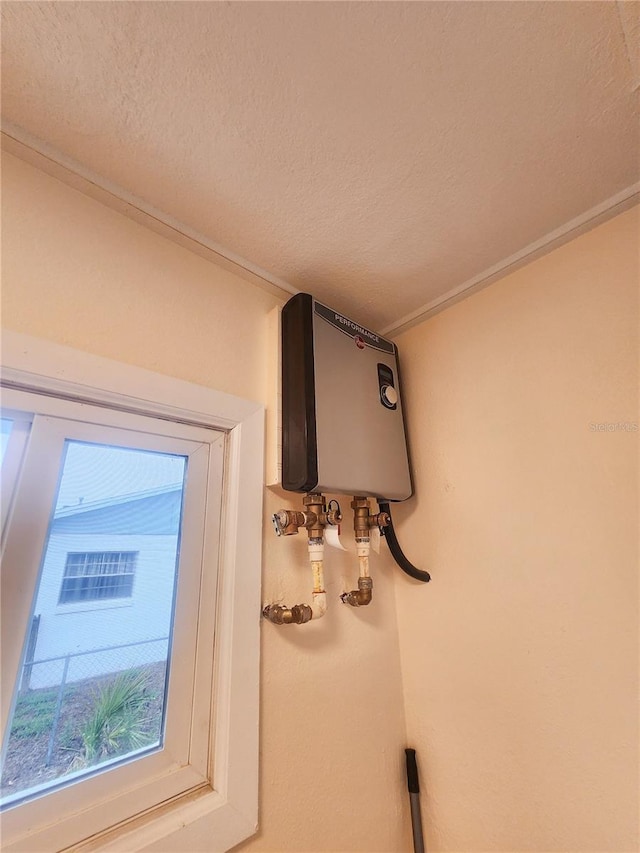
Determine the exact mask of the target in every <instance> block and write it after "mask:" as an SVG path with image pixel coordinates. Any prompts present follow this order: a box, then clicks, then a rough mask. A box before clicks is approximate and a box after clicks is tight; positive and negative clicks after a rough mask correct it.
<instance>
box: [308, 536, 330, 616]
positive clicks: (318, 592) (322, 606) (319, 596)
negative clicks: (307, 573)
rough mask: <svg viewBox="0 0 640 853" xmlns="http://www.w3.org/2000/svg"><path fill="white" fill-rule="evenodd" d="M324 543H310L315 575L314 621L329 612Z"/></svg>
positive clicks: (312, 569) (313, 594)
mask: <svg viewBox="0 0 640 853" xmlns="http://www.w3.org/2000/svg"><path fill="white" fill-rule="evenodd" d="M323 558H324V542H313V543H311V542H310V543H309V560H310V561H311V572H312V574H313V593H312V595H311V598H312V603H311V610H312V612H313V616H312V618H313V619H320V618H321V617H322V616H324V614H325V613H326V612H327V593H326V591H325V588H324V572H323Z"/></svg>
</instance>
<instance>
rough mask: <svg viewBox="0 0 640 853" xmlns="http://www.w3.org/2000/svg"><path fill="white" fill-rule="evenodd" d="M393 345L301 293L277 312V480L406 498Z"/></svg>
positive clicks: (298, 486)
mask: <svg viewBox="0 0 640 853" xmlns="http://www.w3.org/2000/svg"><path fill="white" fill-rule="evenodd" d="M397 355H398V353H397V348H396V346H395V344H394V343H392V342H391V341H387V340H385V339H384V338H381V337H380V336H379V335H377V334H375V332H371V331H369V329H365V328H364V327H363V326H361V325H360V324H359V323H356V322H354V321H353V320H350V319H348V318H347V317H345V316H344V315H342V314H340V313H339V312H337V311H333V310H332V309H331V308H327V306H326V305H322V303H320V302H318V301H316V300H315V299H314V298H313V297H312V296H310V295H309V294H307V293H299V294H297V295H296V296H294V297H293V298H292V299H290V300H289V301H288V302H287V304H286V305H285V306H284V308H283V311H282V485H283V487H284V488H285V489H288V490H289V491H295V492H311V491H317V492H328V493H329V494H335V493H338V494H342V493H345V494H350V495H364V496H371V497H376V498H380V499H383V500H385V499H386V500H390V501H403V500H406V499H407V498H408V497H410V496H411V493H412V489H411V476H410V473H409V460H408V456H407V444H406V439H405V431H404V421H403V416H402V397H401V393H400V382H399V379H398V358H397Z"/></svg>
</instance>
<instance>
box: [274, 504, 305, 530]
mask: <svg viewBox="0 0 640 853" xmlns="http://www.w3.org/2000/svg"><path fill="white" fill-rule="evenodd" d="M305 521H306V519H305V515H304V513H303V512H297V511H296V510H294V509H281V510H280V511H279V512H276V513H275V515H274V516H273V526H274V527H275V529H276V533H277V535H278V536H293V535H294V534H295V533H297V532H298V528H299V527H303V526H304V524H305Z"/></svg>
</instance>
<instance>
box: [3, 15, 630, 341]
mask: <svg viewBox="0 0 640 853" xmlns="http://www.w3.org/2000/svg"><path fill="white" fill-rule="evenodd" d="M637 9H638V5H637V4H632V3H623V4H617V3H609V2H571V3H568V2H518V3H515V2H514V3H500V2H496V3H493V2H434V3H417V2H409V3H404V2H393V3H383V2H368V3H332V2H319V3H316V2H297V3H288V2H285V3H280V2H271V3H253V2H231V3H216V2H169V3H165V2H79V3H77V2H44V3H39V2H28V3H24V2H6V0H5V2H3V3H2V19H3V25H2V51H3V61H2V111H3V117H4V119H5V120H6V121H8V122H10V123H11V125H13V126H14V127H18V128H20V129H22V130H24V131H26V133H27V134H30V135H31V136H33V137H36V138H38V139H39V140H42V141H43V142H44V143H46V144H47V145H48V146H51V147H52V148H53V149H55V150H56V151H58V152H60V153H61V155H64V156H66V157H67V158H72V159H73V160H74V161H76V162H77V163H79V164H82V165H83V166H84V167H86V168H87V169H89V170H90V171H91V172H93V173H95V174H97V175H100V176H103V177H104V178H105V179H107V180H108V181H109V182H111V183H113V184H117V185H118V186H120V187H122V188H123V189H124V190H126V191H127V192H128V193H132V194H134V195H135V196H137V197H138V198H140V199H142V200H144V202H145V203H147V204H148V205H150V206H153V207H154V208H156V209H158V210H160V211H163V212H164V213H166V214H168V215H169V216H170V217H173V218H174V219H176V220H179V221H180V222H182V223H184V224H185V226H186V227H188V228H189V229H192V230H193V231H196V232H198V233H200V234H201V235H204V236H205V237H206V238H208V239H209V240H211V241H214V242H215V243H217V244H219V245H222V246H224V247H226V249H227V250H229V252H230V253H234V254H236V255H239V256H241V257H243V258H246V259H248V261H250V262H251V263H252V264H254V265H257V266H258V267H260V268H262V269H264V270H266V271H268V273H270V274H271V275H272V276H273V277H276V278H279V279H281V280H284V281H286V282H288V283H289V284H290V285H292V286H293V287H294V288H298V289H301V290H308V291H310V292H312V293H313V294H314V295H316V296H317V297H318V298H320V299H323V300H324V301H326V302H328V303H329V304H331V305H333V306H335V307H336V308H339V309H342V310H343V311H345V312H347V313H349V314H351V315H352V316H354V317H356V318H358V319H360V320H361V321H362V322H365V323H367V324H368V325H370V326H373V327H375V328H378V329H380V328H385V327H387V328H388V327H389V326H390V325H392V324H393V323H395V322H397V321H399V320H400V318H403V317H404V316H405V315H408V314H410V313H411V312H414V311H416V310H417V309H419V308H420V306H423V305H425V304H427V303H430V302H432V301H433V300H437V299H438V298H440V297H442V296H443V294H446V293H448V292H450V291H451V290H452V289H455V288H457V287H459V286H460V285H461V284H463V283H464V282H466V281H469V280H470V279H473V278H474V277H475V276H478V275H479V274H481V273H482V272H483V271H484V270H487V269H488V268H490V267H492V266H493V265H494V264H499V263H500V262H501V261H503V259H505V258H507V257H509V256H511V255H513V254H514V253H517V252H519V251H520V250H522V249H523V247H525V246H527V245H528V244H530V243H532V242H534V241H536V240H539V239H540V238H541V237H543V235H545V234H547V233H548V232H551V231H553V230H554V229H557V228H559V227H561V226H562V225H563V224H564V223H566V222H568V221H569V220H572V219H574V218H575V217H579V216H580V215H581V214H583V213H584V212H585V211H587V210H590V209H591V208H594V207H596V206H598V205H600V204H602V203H603V202H604V201H605V200H607V199H609V198H610V197H612V196H614V195H616V194H617V193H620V192H621V191H623V190H625V189H626V188H627V187H629V186H630V185H632V184H634V183H635V182H637V181H638V178H639V167H640V162H639V136H638V131H639V122H640V119H639V115H640V114H639V102H638V96H639V92H638V81H639V71H638V67H637V66H638V52H637V45H636V46H635V47H633V46H632V45H631V44H630V43H631V42H633V40H634V38H635V37H637V32H638V31H637V29H635V26H636V20H637V16H636V15H635V13H637ZM634 63H635V65H634Z"/></svg>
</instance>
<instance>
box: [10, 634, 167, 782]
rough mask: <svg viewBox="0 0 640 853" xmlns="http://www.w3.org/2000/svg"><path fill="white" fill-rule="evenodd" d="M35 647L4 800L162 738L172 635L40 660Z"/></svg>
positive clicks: (22, 685) (25, 672)
mask: <svg viewBox="0 0 640 853" xmlns="http://www.w3.org/2000/svg"><path fill="white" fill-rule="evenodd" d="M36 632H37V625H36ZM34 647H35V644H32V647H31V649H30V648H29V644H28V645H27V659H26V660H25V663H24V664H23V667H22V672H21V678H20V681H19V689H18V695H17V698H16V703H15V708H14V712H13V717H12V723H11V729H10V733H9V737H8V739H7V744H6V748H5V751H4V755H3V761H2V783H1V788H2V791H1V796H2V797H3V798H6V797H7V796H9V795H12V794H16V793H19V792H20V791H24V790H26V789H27V788H31V787H34V786H36V785H40V784H43V783H46V782H48V781H51V780H54V779H57V778H59V777H61V776H64V775H66V774H67V773H69V772H72V771H74V770H78V769H82V768H83V765H84V766H88V765H89V764H91V765H94V764H96V763H99V762H100V761H101V760H105V759H107V758H111V757H114V756H117V755H119V754H126V753H127V751H131V749H132V748H134V749H135V748H137V747H139V746H144V745H153V743H157V742H159V741H160V740H161V736H162V720H163V711H164V693H165V678H166V670H167V658H168V647H169V638H168V637H157V638H153V639H147V640H139V641H136V642H131V643H123V644H118V645H112V646H106V647H101V648H98V649H91V650H88V651H80V652H73V653H70V654H66V655H57V656H55V657H49V658H42V659H40V660H33V659H29V657H30V655H29V652H31V654H32V653H33V649H34ZM118 703H119V704H118ZM92 738H93V740H92ZM96 739H97V740H96ZM96 743H97V747H96Z"/></svg>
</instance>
